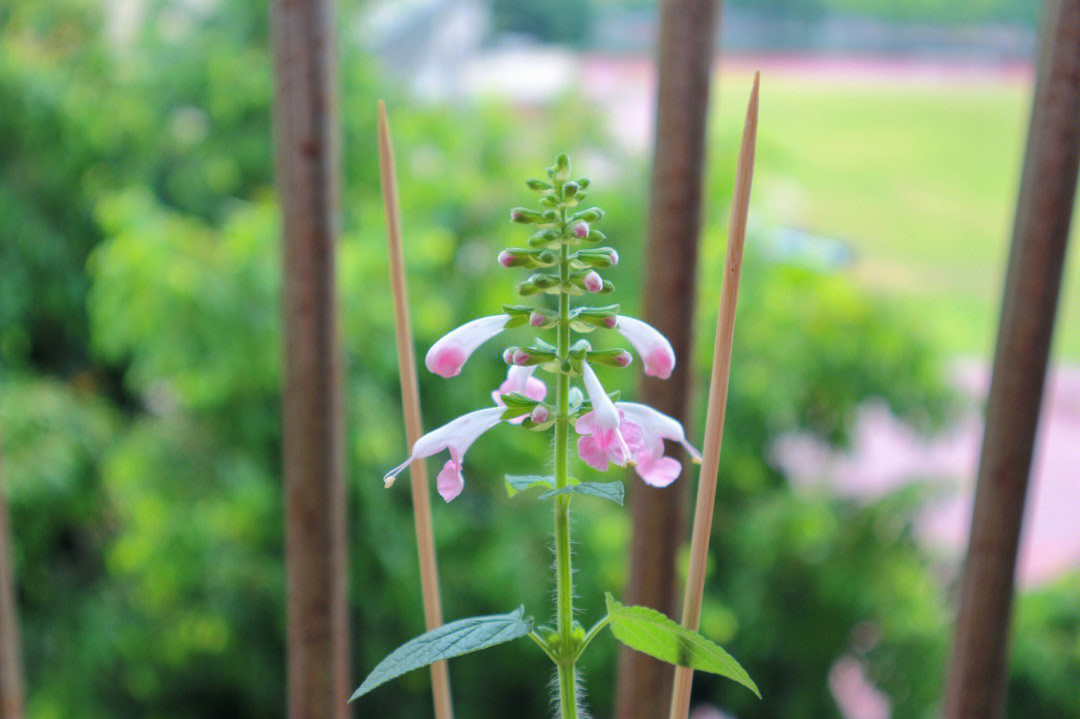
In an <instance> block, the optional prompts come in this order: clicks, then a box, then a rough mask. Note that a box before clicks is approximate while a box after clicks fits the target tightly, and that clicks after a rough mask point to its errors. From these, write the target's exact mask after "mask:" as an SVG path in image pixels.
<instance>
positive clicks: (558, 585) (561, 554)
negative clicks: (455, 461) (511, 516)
mask: <svg viewBox="0 0 1080 719" xmlns="http://www.w3.org/2000/svg"><path fill="white" fill-rule="evenodd" d="M561 215H562V222H561V223H560V224H561V225H562V228H563V235H564V236H565V234H566V211H565V210H563V211H562V212H561ZM559 279H560V281H561V283H562V286H563V287H564V288H565V287H566V285H567V283H568V282H569V281H570V246H569V244H568V243H567V242H566V240H565V239H564V240H563V243H562V254H561V257H560V262H559ZM558 348H559V355H558V360H559V362H560V363H562V362H564V361H565V360H566V359H567V357H569V355H570V296H569V295H568V294H567V293H566V291H565V289H564V290H563V291H561V292H559V342H558ZM556 398H557V401H558V404H559V415H558V417H557V418H556V420H555V487H556V489H561V488H562V487H565V486H566V485H567V482H568V481H569V480H568V477H567V459H568V458H567V448H568V445H569V441H570V376H569V375H568V374H566V373H565V372H563V371H562V368H561V367H560V372H559V374H558V377H557V379H556ZM573 582H574V580H573V575H572V572H571V567H570V497H569V496H567V495H562V496H559V497H556V498H555V591H556V621H557V624H558V634H559V655H558V656H559V660H558V663H557V666H558V668H559V709H560V714H561V719H577V688H576V686H575V677H574V663H575V662H576V661H577V651H576V648H575V647H574V644H573V635H572V632H573V620H574V584H573Z"/></svg>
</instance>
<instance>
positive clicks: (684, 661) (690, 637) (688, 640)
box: [606, 594, 761, 699]
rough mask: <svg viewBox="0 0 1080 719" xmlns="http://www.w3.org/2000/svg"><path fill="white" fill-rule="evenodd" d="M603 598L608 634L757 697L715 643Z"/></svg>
mask: <svg viewBox="0 0 1080 719" xmlns="http://www.w3.org/2000/svg"><path fill="white" fill-rule="evenodd" d="M606 597H607V610H608V616H609V617H611V633H612V634H614V635H615V638H616V639H618V640H619V641H620V642H622V643H623V644H625V645H626V646H628V647H630V648H631V649H636V650H638V651H639V652H642V653H644V654H648V655H649V656H650V657H655V658H657V659H659V660H660V661H664V662H667V663H668V664H676V665H678V666H682V667H690V668H691V669H695V670H698V671H702V672H709V673H711V674H719V675H720V676H723V677H727V678H728V679H733V680H734V681H737V682H738V683H739V684H742V685H743V686H744V687H746V688H747V689H749V690H750V691H752V692H754V694H756V695H757V698H758V699H760V698H761V692H759V691H758V688H757V685H756V684H754V682H753V680H752V679H750V676H749V675H748V674H747V673H746V670H745V669H743V668H742V667H741V666H739V663H738V662H737V661H735V659H734V658H733V657H732V656H731V655H730V654H728V653H727V652H725V651H724V650H723V649H722V648H721V647H720V646H719V645H718V644H715V643H714V642H711V641H709V640H708V639H706V638H705V637H703V636H701V635H700V634H698V633H697V632H695V631H691V630H690V629H687V628H686V627H684V626H681V625H679V624H676V623H675V622H673V621H672V620H670V619H668V618H667V617H665V616H664V615H663V614H661V613H660V612H658V611H656V610H654V609H649V608H648V607H627V606H623V605H622V604H620V603H619V602H617V601H615V598H614V597H612V596H611V595H610V594H607V595H606Z"/></svg>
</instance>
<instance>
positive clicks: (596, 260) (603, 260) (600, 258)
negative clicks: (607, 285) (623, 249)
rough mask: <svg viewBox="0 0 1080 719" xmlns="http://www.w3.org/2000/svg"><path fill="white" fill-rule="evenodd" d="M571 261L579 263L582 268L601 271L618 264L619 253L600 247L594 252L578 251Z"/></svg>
mask: <svg viewBox="0 0 1080 719" xmlns="http://www.w3.org/2000/svg"><path fill="white" fill-rule="evenodd" d="M571 259H573V260H576V261H577V262H580V263H581V266H583V267H592V268H594V269H598V270H603V269H607V268H608V267H611V266H613V265H617V264H618V263H619V253H617V252H616V251H615V250H613V249H611V248H610V247H601V248H599V249H595V250H578V252H576V253H575V254H574V255H573V257H572V258H571Z"/></svg>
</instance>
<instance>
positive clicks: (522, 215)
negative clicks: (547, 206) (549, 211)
mask: <svg viewBox="0 0 1080 719" xmlns="http://www.w3.org/2000/svg"><path fill="white" fill-rule="evenodd" d="M510 219H511V220H512V221H514V222H520V223H521V224H523V225H535V224H537V223H538V222H543V220H544V218H543V216H542V215H541V214H540V213H539V212H537V211H536V210H530V209H529V208H527V207H515V208H514V209H512V210H510Z"/></svg>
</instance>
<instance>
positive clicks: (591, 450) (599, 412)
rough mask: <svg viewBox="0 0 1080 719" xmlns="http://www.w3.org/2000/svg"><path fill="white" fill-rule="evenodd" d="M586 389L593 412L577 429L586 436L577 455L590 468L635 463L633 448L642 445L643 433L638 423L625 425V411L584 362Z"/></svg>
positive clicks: (579, 445)
mask: <svg viewBox="0 0 1080 719" xmlns="http://www.w3.org/2000/svg"><path fill="white" fill-rule="evenodd" d="M581 376H582V380H583V381H584V383H585V391H586V392H587V393H588V395H589V401H590V402H592V411H591V412H586V413H585V414H583V415H582V416H581V417H579V418H578V421H577V423H576V424H575V425H574V429H575V430H576V431H577V433H578V434H580V435H583V436H582V437H580V438H579V439H578V456H580V457H581V459H582V460H584V461H585V463H586V464H588V465H589V466H591V467H595V468H596V469H599V470H600V471H601V472H603V471H606V470H607V468H608V462H609V461H610V462H614V463H615V464H617V465H619V466H620V467H621V466H623V465H625V464H626V463H627V462H631V463H633V462H634V447H632V446H631V444H633V445H634V446H637V445H638V444H640V441H641V432H640V430H639V429H638V428H637V427H636V426H626V425H625V424H624V422H623V414H622V413H621V412H619V410H617V409H616V408H615V403H614V402H612V401H611V398H610V397H608V395H607V392H605V391H604V388H603V386H601V384H600V380H599V379H598V378H597V376H596V373H595V372H594V371H593V368H592V367H590V366H589V363H588V362H582V363H581Z"/></svg>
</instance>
